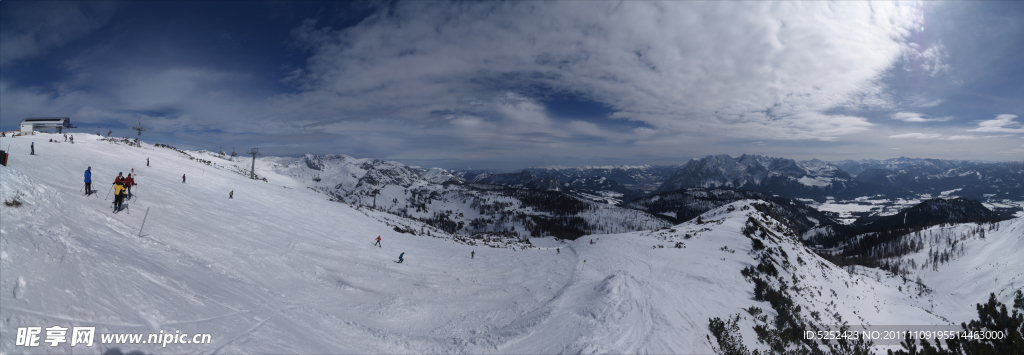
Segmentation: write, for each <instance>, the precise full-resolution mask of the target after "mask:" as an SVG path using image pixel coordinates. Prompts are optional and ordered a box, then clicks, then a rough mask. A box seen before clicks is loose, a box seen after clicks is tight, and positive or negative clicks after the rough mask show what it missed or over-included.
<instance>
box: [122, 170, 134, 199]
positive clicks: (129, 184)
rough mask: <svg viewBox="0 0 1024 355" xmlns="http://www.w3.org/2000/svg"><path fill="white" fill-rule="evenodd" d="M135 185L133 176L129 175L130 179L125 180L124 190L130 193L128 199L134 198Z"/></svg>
mask: <svg viewBox="0 0 1024 355" xmlns="http://www.w3.org/2000/svg"><path fill="white" fill-rule="evenodd" d="M134 185H135V179H132V174H128V177H126V178H124V189H125V191H127V192H128V199H131V198H132V186H134Z"/></svg>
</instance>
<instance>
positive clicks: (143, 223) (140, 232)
mask: <svg viewBox="0 0 1024 355" xmlns="http://www.w3.org/2000/svg"><path fill="white" fill-rule="evenodd" d="M146 217H149V207H146V215H145V216H143V217H142V225H141V226H139V238H142V227H145V226H146Z"/></svg>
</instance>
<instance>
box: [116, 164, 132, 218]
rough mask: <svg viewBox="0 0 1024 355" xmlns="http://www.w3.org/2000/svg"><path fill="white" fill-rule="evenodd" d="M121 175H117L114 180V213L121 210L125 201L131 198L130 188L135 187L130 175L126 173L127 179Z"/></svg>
mask: <svg viewBox="0 0 1024 355" xmlns="http://www.w3.org/2000/svg"><path fill="white" fill-rule="evenodd" d="M133 170H134V169H133ZM122 174H123V173H117V177H116V178H114V186H113V187H114V213H117V212H118V211H120V210H121V206H122V205H123V204H124V200H125V199H130V198H132V186H134V185H137V184H136V183H135V179H134V178H133V177H132V175H133V174H132V173H128V176H127V177H124V176H123V175H122Z"/></svg>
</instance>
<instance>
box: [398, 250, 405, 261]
mask: <svg viewBox="0 0 1024 355" xmlns="http://www.w3.org/2000/svg"><path fill="white" fill-rule="evenodd" d="M403 261H405V252H404V251H403V252H402V253H401V254H398V263H399V264H401V263H402V262H403Z"/></svg>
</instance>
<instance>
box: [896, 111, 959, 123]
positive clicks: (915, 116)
mask: <svg viewBox="0 0 1024 355" xmlns="http://www.w3.org/2000/svg"><path fill="white" fill-rule="evenodd" d="M890 117H892V119H894V120H899V121H906V122H945V121H949V120H951V119H953V116H946V117H930V116H928V115H926V114H923V113H917V112H897V113H894V114H892V116H890Z"/></svg>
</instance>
